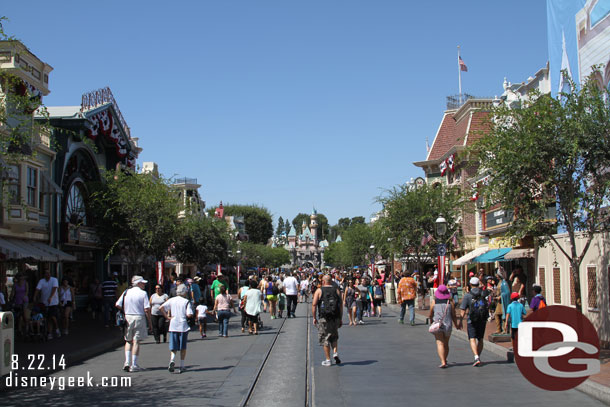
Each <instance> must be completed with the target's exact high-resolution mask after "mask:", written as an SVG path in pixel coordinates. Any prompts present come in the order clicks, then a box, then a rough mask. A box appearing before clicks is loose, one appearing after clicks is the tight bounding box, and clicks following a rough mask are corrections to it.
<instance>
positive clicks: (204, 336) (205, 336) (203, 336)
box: [163, 334, 208, 342]
mask: <svg viewBox="0 0 610 407" xmlns="http://www.w3.org/2000/svg"><path fill="white" fill-rule="evenodd" d="M201 337H202V338H207V337H208V336H207V335H206V334H203V335H201ZM163 342H165V341H163Z"/></svg>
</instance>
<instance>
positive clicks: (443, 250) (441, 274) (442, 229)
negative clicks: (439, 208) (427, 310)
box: [434, 215, 447, 287]
mask: <svg viewBox="0 0 610 407" xmlns="http://www.w3.org/2000/svg"><path fill="white" fill-rule="evenodd" d="M434 225H435V229H436V235H437V236H438V238H439V239H438V241H439V242H444V241H443V237H444V236H445V234H446V233H447V220H446V219H445V218H443V215H439V217H438V218H437V219H436V221H435V222H434ZM437 256H438V258H437V259H438V275H437V277H436V278H437V287H438V286H439V285H441V284H444V282H445V258H446V256H447V246H446V245H445V243H439V244H438V246H437Z"/></svg>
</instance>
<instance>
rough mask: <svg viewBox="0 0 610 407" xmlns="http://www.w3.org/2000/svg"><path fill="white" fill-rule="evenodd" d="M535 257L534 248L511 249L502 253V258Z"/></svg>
mask: <svg viewBox="0 0 610 407" xmlns="http://www.w3.org/2000/svg"><path fill="white" fill-rule="evenodd" d="M534 257H536V251H535V250H534V249H513V250H511V251H510V252H508V253H506V254H505V255H504V259H506V260H511V259H533V258H534Z"/></svg>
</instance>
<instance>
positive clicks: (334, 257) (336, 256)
mask: <svg viewBox="0 0 610 407" xmlns="http://www.w3.org/2000/svg"><path fill="white" fill-rule="evenodd" d="M324 262H325V263H326V264H328V265H331V266H333V267H349V266H351V265H352V262H351V260H350V256H349V254H348V251H347V243H346V242H333V243H331V244H330V245H329V246H328V248H327V249H326V250H325V251H324Z"/></svg>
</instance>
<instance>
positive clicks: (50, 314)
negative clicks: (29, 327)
mask: <svg viewBox="0 0 610 407" xmlns="http://www.w3.org/2000/svg"><path fill="white" fill-rule="evenodd" d="M57 308H58V306H57V305H50V306H48V307H47V308H46V311H45V317H46V318H57V313H58V310H57Z"/></svg>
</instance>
